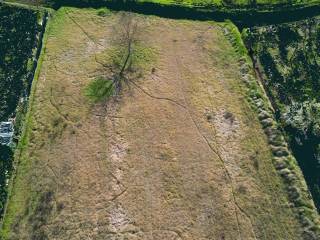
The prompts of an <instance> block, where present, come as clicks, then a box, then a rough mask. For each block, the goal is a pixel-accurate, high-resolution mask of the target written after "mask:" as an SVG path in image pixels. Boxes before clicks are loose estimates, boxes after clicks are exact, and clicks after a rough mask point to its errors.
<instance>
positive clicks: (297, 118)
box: [283, 101, 320, 137]
mask: <svg viewBox="0 0 320 240" xmlns="http://www.w3.org/2000/svg"><path fill="white" fill-rule="evenodd" d="M283 119H284V122H285V126H290V127H291V128H294V129H297V130H298V131H299V133H300V134H301V135H304V136H307V135H308V134H312V135H313V136H316V137H320V103H319V102H316V101H312V102H309V101H305V102H302V103H293V104H292V105H290V106H287V108H286V112H285V113H284V114H283Z"/></svg>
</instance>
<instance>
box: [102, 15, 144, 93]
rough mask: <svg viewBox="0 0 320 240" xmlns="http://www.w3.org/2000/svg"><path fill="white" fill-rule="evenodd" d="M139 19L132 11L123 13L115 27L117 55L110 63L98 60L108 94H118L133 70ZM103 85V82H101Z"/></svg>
mask: <svg viewBox="0 0 320 240" xmlns="http://www.w3.org/2000/svg"><path fill="white" fill-rule="evenodd" d="M138 25H139V24H138V21H137V19H136V18H135V17H134V15H133V14H132V13H128V12H125V13H122V14H121V16H120V19H119V22H118V24H116V25H115V26H114V29H113V36H114V39H113V45H114V46H116V47H115V50H116V55H117V56H114V59H110V61H109V62H108V63H104V62H103V61H99V59H97V57H96V61H97V62H98V63H99V64H101V65H102V66H103V72H104V74H103V79H104V80H105V82H106V84H105V85H104V88H105V93H106V95H110V94H111V92H112V93H113V94H115V95H117V94H118V93H119V92H120V91H121V88H122V84H123V83H127V82H128V81H127V80H128V78H129V77H130V76H129V73H132V72H133V68H132V65H133V62H134V57H133V56H134V54H135V50H136V49H135V45H136V44H137V43H138V32H139V31H138V30H139V26H138ZM101 85H103V82H101Z"/></svg>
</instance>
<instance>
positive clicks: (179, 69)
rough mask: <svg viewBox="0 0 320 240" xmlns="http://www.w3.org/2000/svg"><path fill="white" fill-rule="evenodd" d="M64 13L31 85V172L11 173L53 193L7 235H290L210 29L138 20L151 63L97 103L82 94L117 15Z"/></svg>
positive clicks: (261, 149) (176, 238) (272, 178)
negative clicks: (46, 207)
mask: <svg viewBox="0 0 320 240" xmlns="http://www.w3.org/2000/svg"><path fill="white" fill-rule="evenodd" d="M60 11H65V10H60ZM68 11H69V13H68V14H69V15H68V14H66V13H64V14H63V16H64V18H63V25H61V24H60V25H59V24H56V25H57V26H55V27H53V29H52V30H51V32H52V34H51V35H50V36H49V40H48V43H47V50H46V55H45V56H46V57H45V60H44V63H43V67H42V70H41V74H40V79H39V83H38V87H37V92H36V101H35V106H34V109H35V113H34V121H33V124H34V125H33V131H32V132H33V134H32V136H31V137H30V138H31V139H30V144H29V146H28V149H27V150H26V151H27V154H28V156H30V159H31V161H32V166H33V167H32V169H33V170H30V171H29V172H27V173H24V174H26V176H27V178H26V179H28V181H29V182H28V181H26V182H25V183H22V181H21V182H19V181H20V180H17V181H18V183H17V185H18V184H19V183H20V185H21V186H24V187H26V188H27V189H30V190H31V191H37V192H39V191H40V192H41V191H45V190H47V191H50V192H52V194H53V195H54V199H53V200H52V202H53V203H51V202H50V204H52V206H53V207H52V209H50V211H49V212H50V213H49V214H48V216H47V218H46V219H45V220H44V221H42V222H41V224H39V226H38V228H32V221H33V220H32V219H34V218H30V215H31V216H33V215H36V214H37V212H36V210H34V209H37V208H33V210H34V212H32V211H31V213H29V215H28V214H25V215H23V213H20V215H19V214H18V213H17V214H16V215H17V216H20V218H19V219H20V220H16V226H19V227H18V228H14V229H15V230H14V231H13V233H12V239H15V238H14V237H17V238H18V239H30V236H31V235H32V234H35V233H36V232H39V229H40V230H41V232H42V234H43V235H44V236H47V237H48V239H57V240H58V239H59V240H62V239H110V240H111V239H112V240H120V239H130V240H131V239H132V240H133V239H143V240H149V239H150V240H163V239H166V240H189V239H190V240H191V239H195V240H205V239H217V240H218V239H219V240H220V239H221V240H223V239H232V240H234V239H239V240H249V239H299V231H300V228H299V226H298V225H297V223H296V221H295V219H294V217H293V213H292V212H291V210H290V208H289V207H288V205H287V200H286V196H285V194H284V191H283V189H282V185H281V182H280V179H279V178H278V176H277V175H276V172H275V170H274V169H273V167H272V163H271V154H270V150H269V147H268V145H267V143H266V139H265V136H264V135H263V132H262V130H261V127H260V125H259V124H258V121H257V119H256V117H255V115H254V113H253V112H252V111H251V110H250V109H249V108H248V105H247V103H246V101H245V99H244V96H243V95H242V93H241V91H242V90H241V87H240V86H241V83H240V82H239V81H240V80H239V79H240V77H239V76H240V75H239V74H240V73H239V70H238V67H237V66H238V65H237V62H236V61H235V60H234V55H233V54H234V51H233V49H232V48H231V46H230V45H229V44H228V43H227V41H226V40H225V38H224V36H223V34H222V31H221V29H220V26H218V24H216V23H208V22H192V21H177V20H167V19H161V18H156V17H141V16H137V18H140V19H141V20H142V21H141V23H142V24H143V31H142V33H141V38H142V39H143V42H144V44H146V45H148V46H150V47H152V48H154V49H156V52H157V59H156V60H155V61H154V62H152V63H151V64H150V69H149V70H148V71H147V73H146V74H145V76H144V77H142V78H140V79H138V80H136V81H134V82H132V83H130V84H129V86H130V88H126V89H124V92H123V95H122V96H121V97H119V98H118V99H117V100H115V101H111V102H110V103H108V105H107V108H105V107H104V106H99V105H94V106H93V105H90V104H89V103H88V102H87V100H86V99H85V98H84V97H83V93H82V91H83V88H84V86H86V85H87V84H88V82H89V81H90V80H91V79H92V78H94V77H95V76H97V75H98V74H99V67H100V66H99V64H98V63H97V62H95V55H96V54H99V53H100V52H101V51H103V50H104V49H105V48H107V47H108V46H109V44H110V33H111V31H112V28H113V24H115V23H116V20H117V18H118V16H117V15H116V14H112V15H111V16H108V17H105V18H101V17H98V16H97V15H96V13H95V12H94V11H93V10H68ZM57 18H58V17H57ZM60 18H61V19H62V16H60ZM55 21H58V20H57V19H56V20H55ZM58 30H59V31H58ZM152 68H154V70H153V71H151V69H152ZM35 169H37V171H35ZM22 176H23V174H22ZM23 184H24V185H23ZM48 189H49V190H48ZM24 206H25V208H28V207H27V206H28V205H24ZM9 211H10V210H9ZM32 214H33V215H32ZM21 216H22V217H21ZM36 216H37V215H36ZM30 219H31V220H30ZM30 224H31V225H30ZM30 226H31V227H30ZM283 229H286V232H284V231H283Z"/></svg>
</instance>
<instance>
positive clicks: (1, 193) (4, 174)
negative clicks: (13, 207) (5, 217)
mask: <svg viewBox="0 0 320 240" xmlns="http://www.w3.org/2000/svg"><path fill="white" fill-rule="evenodd" d="M12 158H13V152H12V150H11V148H9V147H7V146H2V145H0V215H1V216H2V214H3V211H4V206H5V202H6V200H7V193H8V185H7V180H8V178H9V177H10V175H11V172H12Z"/></svg>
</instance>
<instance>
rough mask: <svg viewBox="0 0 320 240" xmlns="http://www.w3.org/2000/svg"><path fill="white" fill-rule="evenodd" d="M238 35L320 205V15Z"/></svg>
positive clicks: (250, 30)
mask: <svg viewBox="0 0 320 240" xmlns="http://www.w3.org/2000/svg"><path fill="white" fill-rule="evenodd" d="M243 37H244V38H245V42H246V45H247V47H248V49H249V52H250V53H251V54H252V55H253V58H254V59H255V60H256V65H257V66H258V69H259V70H260V72H261V73H262V75H264V79H263V81H264V85H265V86H266V91H267V92H268V94H269V97H270V99H271V100H272V102H273V105H274V107H275V108H276V113H277V116H278V120H279V121H280V122H281V123H282V126H283V127H284V129H285V130H286V132H287V135H288V138H289V141H290V145H291V148H292V150H293V152H294V154H295V156H296V158H297V159H298V161H299V164H300V166H301V168H302V170H303V173H304V175H305V178H306V180H307V183H308V186H309V189H310V190H311V193H312V195H313V198H314V201H315V203H316V205H317V207H318V210H320V190H319V186H320V147H319V146H320V81H319V76H320V44H319V43H320V17H314V18H310V19H307V20H304V21H300V22H293V23H287V24H279V25H273V26H265V27H254V28H251V29H246V30H245V33H244V34H243Z"/></svg>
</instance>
